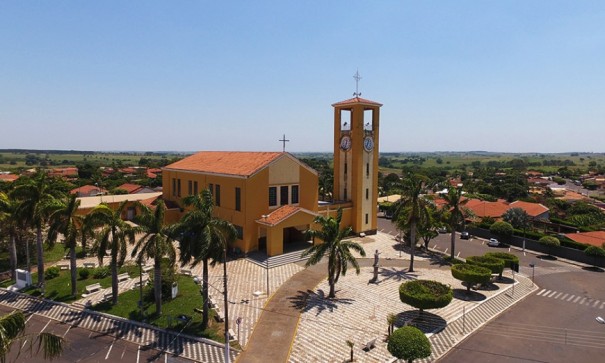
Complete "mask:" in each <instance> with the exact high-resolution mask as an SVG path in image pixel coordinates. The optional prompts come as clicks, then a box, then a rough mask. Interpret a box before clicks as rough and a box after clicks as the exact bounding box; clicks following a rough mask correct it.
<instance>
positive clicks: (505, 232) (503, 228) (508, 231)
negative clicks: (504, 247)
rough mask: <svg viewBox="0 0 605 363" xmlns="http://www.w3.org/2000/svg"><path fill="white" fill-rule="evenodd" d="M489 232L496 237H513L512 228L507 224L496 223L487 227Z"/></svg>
mask: <svg viewBox="0 0 605 363" xmlns="http://www.w3.org/2000/svg"><path fill="white" fill-rule="evenodd" d="M489 231H490V232H491V233H493V234H495V235H498V236H504V237H509V236H512V235H513V226H512V225H511V224H510V223H508V222H503V221H498V222H495V223H494V224H492V225H491V226H490V227H489Z"/></svg>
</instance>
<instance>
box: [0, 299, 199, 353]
mask: <svg viewBox="0 0 605 363" xmlns="http://www.w3.org/2000/svg"><path fill="white" fill-rule="evenodd" d="M11 311H12V310H11V309H10V308H8V307H6V306H2V305H0V314H6V313H9V312H11ZM40 332H51V333H54V334H56V335H60V336H62V337H64V338H65V340H66V347H65V350H64V352H63V355H62V356H61V357H60V358H58V359H55V360H53V362H66V363H67V362H70V363H74V362H87V363H92V362H133V363H139V362H157V363H160V362H164V363H168V362H171V363H181V362H183V363H184V362H190V361H189V360H187V359H183V358H178V357H173V356H170V355H168V354H165V353H163V352H160V351H157V350H154V349H146V348H145V347H142V346H139V345H136V344H133V343H130V342H127V341H125V340H121V339H116V338H115V337H112V336H108V335H104V334H100V333H97V332H91V331H89V330H86V329H82V328H73V327H71V326H70V325H66V324H61V323H58V322H56V321H55V320H52V319H49V318H45V317H42V316H40V315H36V314H33V315H30V316H28V317H27V324H26V331H25V336H24V337H23V339H22V340H20V341H18V342H15V343H14V344H13V345H12V347H11V350H10V352H9V354H8V356H7V358H8V359H7V362H19V363H22V362H27V363H29V362H48V361H47V360H44V358H43V356H42V352H40V353H39V354H35V353H36V351H37V346H36V345H34V347H33V353H34V354H33V355H32V354H31V352H30V350H29V348H30V343H31V341H32V338H34V339H35V336H36V335H38V334H39V333H40ZM19 346H21V347H22V350H21V352H20V354H19Z"/></svg>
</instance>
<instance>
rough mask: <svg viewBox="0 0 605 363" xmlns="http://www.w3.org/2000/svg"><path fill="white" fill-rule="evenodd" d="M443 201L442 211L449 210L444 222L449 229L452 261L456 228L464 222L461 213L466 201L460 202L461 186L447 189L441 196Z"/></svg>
mask: <svg viewBox="0 0 605 363" xmlns="http://www.w3.org/2000/svg"><path fill="white" fill-rule="evenodd" d="M443 199H445V206H444V207H443V208H444V209H449V211H448V213H445V214H444V216H445V219H446V222H447V223H448V224H449V226H450V229H451V233H452V235H451V257H452V259H454V256H455V253H454V251H455V248H456V227H458V225H459V224H460V222H464V213H463V212H462V206H464V205H465V204H466V203H467V202H468V199H465V200H462V186H461V185H459V186H458V187H457V188H449V189H448V191H447V194H444V195H443Z"/></svg>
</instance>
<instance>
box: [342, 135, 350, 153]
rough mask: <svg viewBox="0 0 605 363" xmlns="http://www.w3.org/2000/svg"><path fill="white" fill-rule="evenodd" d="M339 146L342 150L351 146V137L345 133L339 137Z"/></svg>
mask: <svg viewBox="0 0 605 363" xmlns="http://www.w3.org/2000/svg"><path fill="white" fill-rule="evenodd" d="M340 148H341V149H342V150H344V151H347V150H349V149H350V148H351V138H350V137H349V136H346V135H345V136H343V137H342V138H341V139H340Z"/></svg>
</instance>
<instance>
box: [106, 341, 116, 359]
mask: <svg viewBox="0 0 605 363" xmlns="http://www.w3.org/2000/svg"><path fill="white" fill-rule="evenodd" d="M115 342H116V340H115V339H114V340H113V342H111V345H110V346H109V350H108V351H107V355H105V360H107V358H109V353H111V348H113V343H115Z"/></svg>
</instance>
